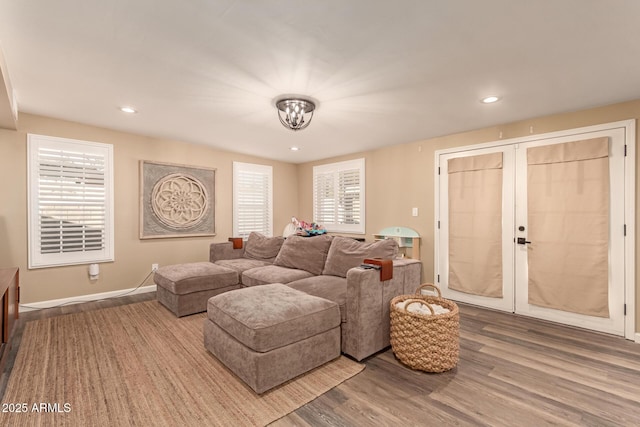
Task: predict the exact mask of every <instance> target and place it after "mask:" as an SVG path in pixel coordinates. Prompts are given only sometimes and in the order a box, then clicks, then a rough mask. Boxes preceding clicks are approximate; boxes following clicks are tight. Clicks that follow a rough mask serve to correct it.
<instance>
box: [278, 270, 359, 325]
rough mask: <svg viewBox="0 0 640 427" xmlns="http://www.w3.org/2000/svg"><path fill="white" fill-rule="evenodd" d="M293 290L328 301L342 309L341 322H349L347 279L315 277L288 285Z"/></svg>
mask: <svg viewBox="0 0 640 427" xmlns="http://www.w3.org/2000/svg"><path fill="white" fill-rule="evenodd" d="M287 286H289V287H290V288H292V289H295V290H298V291H302V292H304V293H306V294H309V295H313V296H316V297H320V298H324V299H328V300H330V301H333V302H335V303H337V304H338V306H339V307H340V320H341V321H342V322H346V321H347V311H346V310H345V307H346V304H347V279H345V278H344V277H336V276H324V275H322V276H313V277H309V278H306V279H300V280H295V281H293V282H290V283H287Z"/></svg>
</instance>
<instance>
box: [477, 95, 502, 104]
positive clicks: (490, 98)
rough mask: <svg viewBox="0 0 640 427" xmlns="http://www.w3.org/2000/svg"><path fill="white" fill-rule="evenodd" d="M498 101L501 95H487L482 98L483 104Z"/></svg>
mask: <svg viewBox="0 0 640 427" xmlns="http://www.w3.org/2000/svg"><path fill="white" fill-rule="evenodd" d="M498 101H500V97H499V96H495V95H491V96H487V97H485V98H482V99H481V100H480V102H482V103H483V104H493V103H494V102H498Z"/></svg>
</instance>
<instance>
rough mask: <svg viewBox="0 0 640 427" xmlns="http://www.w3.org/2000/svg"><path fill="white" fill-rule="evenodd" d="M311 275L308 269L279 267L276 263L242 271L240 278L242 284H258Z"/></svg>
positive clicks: (288, 280) (292, 279) (286, 280)
mask: <svg viewBox="0 0 640 427" xmlns="http://www.w3.org/2000/svg"><path fill="white" fill-rule="evenodd" d="M311 276H313V274H311V273H309V272H308V271H304V270H298V269H295V268H287V267H280V266H278V265H267V266H265V267H258V268H252V269H250V270H246V271H243V272H242V275H241V279H240V280H241V281H242V284H243V285H244V286H260V285H266V284H269V283H289V282H293V281H294V280H299V279H305V278H307V277H311Z"/></svg>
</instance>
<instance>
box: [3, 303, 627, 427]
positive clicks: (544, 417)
mask: <svg viewBox="0 0 640 427" xmlns="http://www.w3.org/2000/svg"><path fill="white" fill-rule="evenodd" d="M153 298H155V294H154V293H146V294H138V295H132V296H127V297H122V298H118V299H112V300H106V301H101V302H92V303H83V304H76V305H69V306H63V307H58V308H53V309H47V310H41V311H33V312H26V313H22V314H21V315H20V317H21V318H20V321H19V324H18V327H17V330H16V336H15V340H14V348H13V349H12V350H11V354H10V357H9V360H8V363H7V366H6V368H5V372H4V373H3V375H2V379H1V381H0V393H4V388H5V386H6V378H7V377H8V374H9V373H10V370H11V368H12V367H13V362H14V360H15V354H16V351H17V349H18V348H19V343H20V340H21V338H22V331H23V329H24V324H25V323H26V322H28V321H30V320H35V319H39V318H45V317H52V316H58V315H61V314H66V313H72V312H77V311H87V310H94V309H97V308H104V307H111V306H115V305H121V304H129V303H134V302H139V301H144V300H148V299H153ZM460 313H461V320H460V329H461V331H460V335H461V339H460V362H459V364H458V366H457V367H456V368H455V369H453V370H451V371H449V372H446V373H442V374H430V373H425V372H419V371H413V370H411V369H408V368H406V367H404V366H402V365H401V364H400V363H399V362H398V361H397V360H396V359H395V357H394V355H393V352H392V351H391V350H390V349H389V350H387V351H384V352H381V353H379V354H377V355H374V356H372V357H370V358H368V359H366V360H365V361H364V363H365V364H366V369H365V370H364V371H363V372H362V373H360V374H358V375H356V376H355V377H353V378H351V379H350V380H348V381H346V382H344V383H343V384H341V385H339V386H338V387H336V388H334V389H332V390H331V391H329V392H328V393H325V394H324V395H322V396H320V397H319V398H317V399H316V400H314V401H312V402H310V403H308V404H307V405H305V406H303V407H301V408H299V409H298V410H297V411H295V412H293V413H291V414H289V415H287V416H286V417H284V418H282V419H280V420H278V421H276V422H275V423H273V424H272V425H273V426H278V427H282V426H301V427H304V426H321V425H322V426H325V425H326V426H365V425H366V426H368V425H380V426H390V425H394V426H395V425H403V426H404V425H407V426H408V425H412V426H413V425H415V426H418V425H424V426H431V425H433V426H436V425H446V426H449V425H456V426H477V425H489V426H543V425H575V426H638V425H640V345H639V344H635V343H633V342H631V341H627V340H624V339H623V338H618V337H612V336H608V335H604V334H599V333H594V332H589V331H584V330H580V329H576V328H570V327H565V326H560V325H555V324H552V323H547V322H543V321H538V320H534V319H529V318H526V317H521V316H516V315H511V314H507V313H500V312H494V311H490V310H486V309H481V308H477V307H473V306H468V305H460Z"/></svg>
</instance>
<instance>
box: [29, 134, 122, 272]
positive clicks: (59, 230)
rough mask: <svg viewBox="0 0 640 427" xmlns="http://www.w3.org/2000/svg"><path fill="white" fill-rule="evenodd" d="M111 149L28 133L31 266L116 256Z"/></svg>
mask: <svg viewBox="0 0 640 427" xmlns="http://www.w3.org/2000/svg"><path fill="white" fill-rule="evenodd" d="M112 153H113V151H112V146H111V145H107V144H98V143H90V142H85V141H75V140H67V139H62V138H53V137H45V136H40V135H29V203H30V205H29V216H30V221H29V234H30V239H29V242H30V245H29V268H38V267H49V266H55V265H68V264H81V263H92V262H103V261H112V260H113V226H112V224H113V214H112V205H113V195H112V194H111V189H112V188H113V183H112V171H111V169H112V156H113V154H112Z"/></svg>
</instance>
